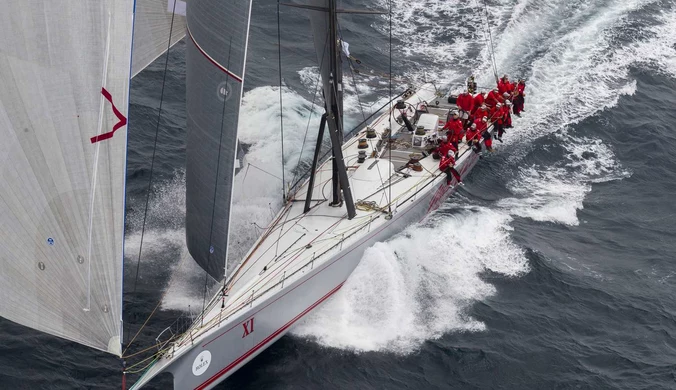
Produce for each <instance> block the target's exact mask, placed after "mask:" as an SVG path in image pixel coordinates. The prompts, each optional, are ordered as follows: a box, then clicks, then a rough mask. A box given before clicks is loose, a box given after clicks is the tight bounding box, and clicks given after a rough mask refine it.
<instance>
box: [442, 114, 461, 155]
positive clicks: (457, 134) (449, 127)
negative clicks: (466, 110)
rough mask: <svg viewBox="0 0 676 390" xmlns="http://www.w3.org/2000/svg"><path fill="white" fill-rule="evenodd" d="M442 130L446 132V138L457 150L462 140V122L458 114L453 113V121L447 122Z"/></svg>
mask: <svg viewBox="0 0 676 390" xmlns="http://www.w3.org/2000/svg"><path fill="white" fill-rule="evenodd" d="M442 130H446V136H447V137H448V140H449V141H450V142H451V144H453V145H454V146H455V147H456V149H457V147H458V142H460V140H461V139H462V131H463V126H462V121H461V120H460V118H459V116H458V113H457V112H456V111H453V114H452V116H451V119H449V120H448V122H446V124H445V125H444V127H443V128H442Z"/></svg>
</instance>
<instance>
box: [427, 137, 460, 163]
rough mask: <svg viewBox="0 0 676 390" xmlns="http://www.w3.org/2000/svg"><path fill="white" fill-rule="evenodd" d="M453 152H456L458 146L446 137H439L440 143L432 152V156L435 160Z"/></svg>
mask: <svg viewBox="0 0 676 390" xmlns="http://www.w3.org/2000/svg"><path fill="white" fill-rule="evenodd" d="M449 152H453V154H457V153H458V148H457V147H455V146H454V145H453V144H452V143H451V142H450V141H449V140H448V137H441V143H440V144H439V146H438V147H437V148H436V149H435V150H434V152H433V153H432V158H433V159H435V160H439V159H441V158H442V157H443V156H446V155H448V154H449Z"/></svg>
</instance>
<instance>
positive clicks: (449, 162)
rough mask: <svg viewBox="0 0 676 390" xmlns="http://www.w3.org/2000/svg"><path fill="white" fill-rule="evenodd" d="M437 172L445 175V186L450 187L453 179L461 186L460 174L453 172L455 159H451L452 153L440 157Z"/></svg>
mask: <svg viewBox="0 0 676 390" xmlns="http://www.w3.org/2000/svg"><path fill="white" fill-rule="evenodd" d="M439 170H440V171H441V172H444V173H445V174H446V185H450V184H451V182H452V181H453V178H455V180H457V181H458V184H462V177H461V176H460V173H458V171H456V170H455V157H453V152H452V151H450V150H449V151H448V153H447V154H446V156H441V161H439Z"/></svg>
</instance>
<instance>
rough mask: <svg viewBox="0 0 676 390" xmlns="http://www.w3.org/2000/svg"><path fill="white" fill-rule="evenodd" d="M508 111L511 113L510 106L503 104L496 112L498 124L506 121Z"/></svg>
mask: <svg viewBox="0 0 676 390" xmlns="http://www.w3.org/2000/svg"><path fill="white" fill-rule="evenodd" d="M507 113H509V107H507V106H502V107H500V109H499V110H498V111H497V112H496V113H495V118H496V121H497V122H498V124H500V125H501V124H503V123H505V119H506V117H507Z"/></svg>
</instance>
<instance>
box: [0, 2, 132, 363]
mask: <svg viewBox="0 0 676 390" xmlns="http://www.w3.org/2000/svg"><path fill="white" fill-rule="evenodd" d="M133 7H134V2H133V0H105V1H97V2H83V1H76V0H67V1H62V2H58V4H57V3H55V2H52V1H47V0H29V1H26V0H9V1H8V2H6V3H5V4H4V5H3V13H2V14H1V15H0V86H1V88H0V137H1V138H2V140H3V141H2V143H1V144H2V145H1V146H0V182H2V185H1V186H0V237H2V239H1V240H0V316H2V317H5V318H7V319H9V320H11V321H14V322H16V323H19V324H22V325H25V326H28V327H31V328H34V329H36V330H38V331H42V332H46V333H49V334H53V335H56V336H59V337H62V338H64V339H67V340H72V341H75V342H78V343H80V344H84V345H87V346H90V347H92V348H96V349H99V350H102V351H107V352H110V353H113V354H116V355H119V354H120V338H121V317H122V316H121V310H122V295H121V292H122V253H123V230H124V229H123V227H124V178H125V155H126V138H125V136H124V135H123V134H122V135H120V134H119V133H115V132H113V133H112V134H111V135H110V137H107V138H105V139H104V140H101V142H97V143H92V141H91V140H90V139H91V138H92V137H96V136H99V135H101V134H104V133H106V132H110V131H111V130H112V129H114V128H115V126H116V125H117V124H119V123H120V116H122V117H124V125H126V112H127V97H128V88H129V75H130V61H129V58H130V56H131V38H132V20H133ZM103 89H105V90H106V91H108V93H109V95H110V99H108V98H106V97H105V96H104V95H103V94H102V90H103ZM113 102H114V104H115V106H116V110H119V111H118V112H117V113H116V112H115V111H114V110H113V108H112V106H113ZM118 114H119V115H118ZM116 130H117V132H123V131H125V128H124V126H120V127H118V128H117V129H116Z"/></svg>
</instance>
